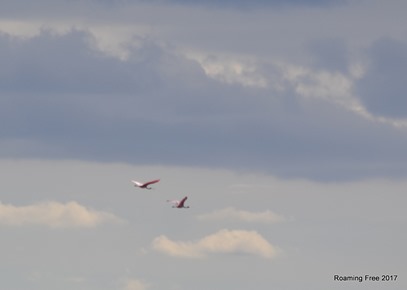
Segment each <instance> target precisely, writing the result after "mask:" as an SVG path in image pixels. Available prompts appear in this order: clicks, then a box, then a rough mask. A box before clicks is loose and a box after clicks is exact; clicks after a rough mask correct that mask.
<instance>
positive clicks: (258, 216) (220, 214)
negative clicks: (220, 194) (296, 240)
mask: <svg viewBox="0 0 407 290" xmlns="http://www.w3.org/2000/svg"><path fill="white" fill-rule="evenodd" d="M197 218H198V220H202V221H219V220H226V221H243V222H252V223H277V222H282V221H285V218H284V217H283V216H281V215H279V214H276V213H274V212H272V211H271V210H266V211H263V212H250V211H245V210H238V209H236V208H233V207H227V208H224V209H221V210H216V211H213V212H211V213H206V214H201V215H198V216H197Z"/></svg>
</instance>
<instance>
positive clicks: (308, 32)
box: [0, 1, 407, 180]
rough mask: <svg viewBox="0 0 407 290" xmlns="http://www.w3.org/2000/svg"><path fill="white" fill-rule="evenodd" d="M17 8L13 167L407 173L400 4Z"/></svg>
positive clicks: (6, 61)
mask: <svg viewBox="0 0 407 290" xmlns="http://www.w3.org/2000/svg"><path fill="white" fill-rule="evenodd" d="M197 2H198V1H197ZM277 2H278V1H277ZM17 3H18V2H17ZM17 3H14V2H9V3H7V2H6V4H5V9H6V10H7V9H10V14H8V15H6V14H5V13H3V16H2V18H1V20H0V23H1V26H0V27H1V31H2V33H1V34H0V55H1V58H0V62H1V66H0V70H1V76H2V77H1V79H0V84H1V86H0V87H1V89H0V96H1V98H0V101H1V109H0V110H1V123H2V127H1V135H0V138H1V140H0V148H1V155H2V156H3V157H10V156H12V157H41V158H76V159H86V160H94V161H113V162H116V161H120V162H129V163H133V164H168V165H170V164H174V165H192V166H208V167H218V168H219V167H220V168H235V169H239V170H260V171H266V172H270V173H272V174H275V175H278V176H283V177H301V178H311V179H315V180H343V179H357V178H364V177H375V176H385V177H404V176H405V175H406V174H407V168H406V164H407V162H406V161H407V160H406V156H405V155H404V154H400V152H402V151H403V149H404V148H406V145H407V138H406V127H405V124H406V120H405V117H406V110H407V109H406V108H407V106H405V100H406V98H405V89H404V86H403V84H404V79H403V78H404V77H405V75H406V74H405V70H406V67H407V66H406V61H405V59H406V54H405V52H404V51H405V49H403V48H404V47H405V46H406V43H405V39H404V38H402V35H403V34H401V33H398V32H399V31H400V25H399V24H397V26H396V25H394V24H395V21H396V19H397V15H399V13H398V11H401V10H402V8H404V6H403V5H404V2H402V1H390V2H389V4H387V5H386V6H385V7H383V5H381V2H380V1H378V2H377V3H376V2H369V4H367V3H365V2H363V1H359V2H355V1H352V2H345V1H332V3H331V4H332V5H322V3H321V2H319V1H309V2H302V3H301V5H298V6H296V2H295V1H293V2H292V3H291V4H290V5H282V6H280V5H277V6H274V5H272V4H270V5H265V4H264V5H263V4H262V2H261V1H260V2H258V3H257V4H261V5H262V6H266V7H265V8H262V9H257V8H256V7H257V6H256V5H257V4H253V5H254V6H252V9H249V10H247V9H243V10H240V9H231V8H230V9H229V8H227V7H228V5H225V6H226V7H222V8H221V9H218V10H214V9H213V7H212V8H210V7H211V5H209V4H208V6H207V7H206V5H204V3H203V2H202V3H200V4H199V5H193V4H189V5H182V1H157V2H155V3H154V4H148V3H146V2H143V1H141V2H137V1H134V2H121V1H118V2H110V1H90V2H62V3H61V5H62V7H64V13H62V11H61V10H60V9H62V8H58V7H59V6H57V5H55V4H52V3H48V2H47V1H40V2H39V4H38V5H36V6H35V7H34V8H33V13H31V14H29V15H25V14H26V13H27V12H23V11H20V10H19V9H18V7H16V5H18V4H17ZM222 3H223V2H222ZM239 3H240V2H236V3H235V4H234V5H239ZM241 3H242V5H243V3H244V2H243V1H242V2H241ZM41 4H44V5H49V8H48V9H47V10H40V9H39V8H40V7H41V6H40V5H41ZM225 4H227V3H226V2H225ZM245 5H248V4H245ZM365 5H366V6H365ZM78 9H84V11H87V10H90V9H94V11H95V13H92V16H89V17H86V18H85V17H82V16H81V14H79V15H78V14H77V12H78V11H79V10H78ZM16 11H17V12H16ZM11 12H13V13H11ZM390 12H392V13H393V18H391V19H389V21H387V22H383V23H382V24H381V25H380V27H379V26H378V24H377V21H374V22H373V21H372V20H373V19H374V17H375V16H376V15H382V16H383V17H386V16H387V15H388V14H389V13H390ZM147 15H148V17H147ZM345 18H346V19H347V20H346V23H345V22H344V21H342V19H345ZM57 19H58V20H57ZM400 21H401V19H400ZM367 23H369V25H367ZM282 27H284V29H282ZM348 27H352V29H351V30H349V29H348ZM379 28H380V29H379Z"/></svg>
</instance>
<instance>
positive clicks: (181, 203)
mask: <svg viewBox="0 0 407 290" xmlns="http://www.w3.org/2000/svg"><path fill="white" fill-rule="evenodd" d="M187 198H188V196H186V197H184V198H183V199H181V200H167V202H171V203H172V204H173V206H172V207H174V208H189V206H185V205H184V204H185V201H186V200H187Z"/></svg>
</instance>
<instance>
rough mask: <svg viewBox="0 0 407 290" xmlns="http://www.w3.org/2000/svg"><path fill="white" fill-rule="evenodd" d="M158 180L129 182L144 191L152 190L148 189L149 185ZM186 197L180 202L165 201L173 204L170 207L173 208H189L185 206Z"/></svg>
mask: <svg viewBox="0 0 407 290" xmlns="http://www.w3.org/2000/svg"><path fill="white" fill-rule="evenodd" d="M159 181H160V180H159V179H155V180H151V181H148V182H144V183H142V182H138V181H135V180H132V181H131V182H133V184H134V186H136V187H139V188H144V189H152V188H151V187H149V185H151V184H154V183H157V182H159ZM187 198H188V197H187V196H185V197H184V198H183V199H181V200H167V202H171V203H172V204H173V206H172V207H174V208H189V206H185V201H186V200H187Z"/></svg>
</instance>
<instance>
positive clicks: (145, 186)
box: [131, 179, 160, 189]
mask: <svg viewBox="0 0 407 290" xmlns="http://www.w3.org/2000/svg"><path fill="white" fill-rule="evenodd" d="M159 181H160V180H159V179H155V180H151V181H148V182H145V183H141V182H138V181H135V180H132V181H131V182H133V184H134V186H135V187H140V188H145V189H152V188H151V187H148V186H149V185H150V184H154V183H157V182H159Z"/></svg>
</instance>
